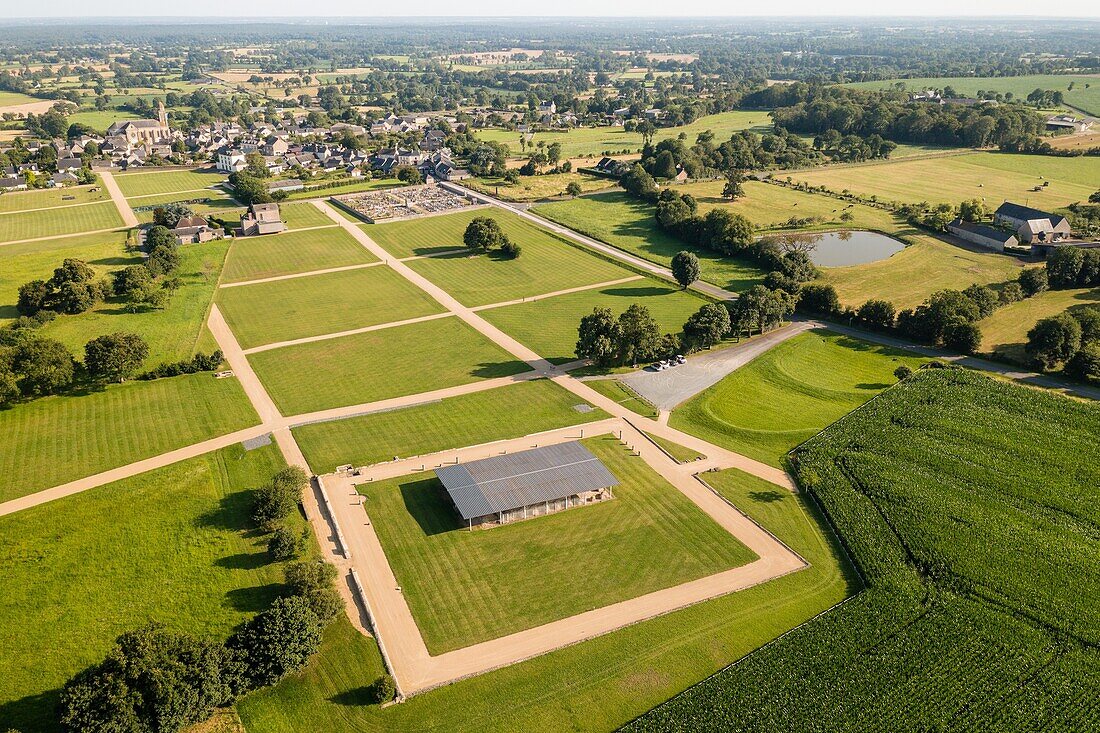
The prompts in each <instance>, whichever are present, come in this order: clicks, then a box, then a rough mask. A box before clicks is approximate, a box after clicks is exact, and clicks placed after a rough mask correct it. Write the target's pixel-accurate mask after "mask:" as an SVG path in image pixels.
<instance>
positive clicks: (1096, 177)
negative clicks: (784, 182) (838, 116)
mask: <svg viewBox="0 0 1100 733" xmlns="http://www.w3.org/2000/svg"><path fill="white" fill-rule="evenodd" d="M791 176H792V177H793V178H794V180H795V181H804V182H806V183H808V184H810V185H812V186H819V185H824V186H826V187H828V188H830V189H832V190H834V191H843V190H845V189H848V190H851V191H852V192H854V193H858V194H862V195H864V196H871V195H874V196H877V197H878V198H879V200H881V201H902V202H913V203H919V202H922V201H927V202H930V203H933V204H935V203H940V202H944V201H946V202H948V203H952V204H958V203H959V202H960V201H963V200H965V199H973V198H980V199H984V201H985V202H986V205H987V206H989V207H990V208H992V209H995V208H997V206H999V205H1000V204H1001V202H1002V201H1004V200H1009V201H1014V202H1016V203H1020V204H1026V205H1028V206H1033V207H1036V208H1039V209H1046V210H1052V209H1055V208H1058V207H1061V206H1065V205H1066V204H1070V203H1073V202H1074V201H1087V200H1088V197H1089V194H1091V193H1093V192H1095V191H1096V185H1097V181H1100V159H1098V158H1095V157H1092V158H1090V157H1078V158H1052V157H1049V156H1035V155H1013V154H1008V153H972V154H968V155H955V156H949V157H941V158H928V159H925V160H900V161H891V162H886V163H875V164H870V165H853V166H827V167H824V168H819V169H815V170H809V171H798V172H795V173H792V174H791ZM1047 182H1049V184H1050V185H1049V186H1046V187H1044V188H1041V190H1039V191H1033V190H1032V188H1034V187H1035V186H1042V185H1043V184H1044V183H1047Z"/></svg>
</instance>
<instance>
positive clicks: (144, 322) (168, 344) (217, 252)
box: [39, 241, 229, 367]
mask: <svg viewBox="0 0 1100 733" xmlns="http://www.w3.org/2000/svg"><path fill="white" fill-rule="evenodd" d="M228 248H229V242H228V241H212V242H205V243H203V244H189V245H187V246H186V247H181V248H180V269H179V272H178V273H177V274H176V277H178V278H179V283H180V285H179V287H178V288H177V289H176V290H175V291H174V292H173V293H172V295H171V297H170V298H169V300H168V305H167V306H166V307H165V308H164V310H143V311H139V312H137V313H130V312H128V311H127V310H126V308H125V305H124V304H123V303H122V302H121V300H119V299H116V298H110V299H108V300H106V301H104V302H101V303H98V304H96V306H95V307H94V308H92V309H91V310H90V311H88V312H86V313H81V314H80V315H74V316H70V315H63V316H58V317H57V318H56V319H54V320H53V321H51V322H50V323H48V324H46V325H45V326H43V327H42V328H41V329H39V333H41V334H42V335H43V336H49V337H50V338H55V339H57V340H58V341H61V342H62V343H64V344H65V345H66V346H68V347H69V348H70V349H72V350H73V351H74V352H76V353H77V354H79V355H82V354H83V350H84V344H85V343H87V342H88V341H89V340H91V339H93V338H96V337H98V336H102V335H105V334H109V333H114V332H116V331H126V332H129V333H136V334H138V335H139V336H141V337H142V338H143V339H145V341H146V343H148V344H149V356H148V357H147V358H146V360H145V366H146V367H153V366H156V365H157V364H159V363H161V362H164V361H179V360H181V359H187V358H190V357H191V355H192V354H194V353H195V351H196V349H198V348H200V346H202V348H203V349H205V350H206V351H211V350H213V348H214V347H213V346H204V345H202V344H203V339H204V337H205V333H206V332H205V324H206V314H207V312H208V311H209V309H210V301H211V300H212V299H213V297H214V290H215V288H216V287H217V284H218V272H219V271H220V270H221V266H222V261H223V260H224V259H225V253H226V250H227V249H228ZM126 258H127V261H123V262H121V263H115V264H134V263H136V262H140V261H141V260H140V258H139V257H133V258H132V261H128V260H130V259H131V257H130V255H129V254H127V255H126ZM57 263H58V264H60V260H58V261H57ZM111 269H115V268H114V267H112V268H111Z"/></svg>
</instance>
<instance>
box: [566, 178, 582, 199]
mask: <svg viewBox="0 0 1100 733" xmlns="http://www.w3.org/2000/svg"><path fill="white" fill-rule="evenodd" d="M581 193H582V190H581V184H579V183H577V182H576V181H570V182H569V184H568V185H567V186H566V187H565V195H566V196H569V197H570V198H577V197H578V196H580V195H581Z"/></svg>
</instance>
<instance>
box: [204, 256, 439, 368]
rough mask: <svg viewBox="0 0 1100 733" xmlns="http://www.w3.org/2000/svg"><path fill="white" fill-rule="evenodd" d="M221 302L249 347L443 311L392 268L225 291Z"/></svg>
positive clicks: (219, 302)
mask: <svg viewBox="0 0 1100 733" xmlns="http://www.w3.org/2000/svg"><path fill="white" fill-rule="evenodd" d="M217 302H218V307H219V308H220V309H221V311H222V313H223V314H224V315H225V320H226V322H228V323H229V325H230V326H231V327H232V328H233V333H234V334H235V335H236V337H237V340H238V341H240V343H241V346H243V347H244V348H246V349H248V348H251V347H253V346H260V345H262V344H270V343H276V342H281V341H292V340H294V339H299V338H305V337H307V336H320V335H323V334H328V333H338V332H340V331H348V330H351V329H353V328H363V327H366V326H377V325H380V324H383V323H392V322H394V321H403V320H406V319H409V318H418V317H420V316H427V315H432V314H433V313H442V312H443V307H442V306H440V305H439V303H437V302H436V301H435V300H434V299H433V298H432V297H431V296H429V295H428V294H427V293H425V292H424V291H422V290H421V289H420V288H418V287H416V286H415V285H413V284H412V283H410V282H409V281H408V280H406V279H405V278H403V277H402V276H401V275H399V274H397V273H396V272H394V271H393V270H392V269H390V268H389V267H365V268H359V269H355V270H341V271H339V272H329V273H325V274H323V275H309V276H306V277H296V278H291V279H289V280H276V281H274V282H265V283H256V284H253V285H243V286H240V287H235V288H222V289H221V290H219V291H218V296H217Z"/></svg>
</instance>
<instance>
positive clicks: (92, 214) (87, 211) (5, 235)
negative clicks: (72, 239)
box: [0, 201, 123, 242]
mask: <svg viewBox="0 0 1100 733" xmlns="http://www.w3.org/2000/svg"><path fill="white" fill-rule="evenodd" d="M122 225H123V224H122V218H121V217H120V216H119V215H118V209H116V208H115V205H114V204H113V203H111V202H110V201H104V202H102V203H97V204H89V205H87V206H71V207H69V206H67V207H63V208H57V209H47V210H44V211H17V212H12V213H8V214H2V215H0V242H17V241H21V240H24V239H38V238H39V237H54V236H58V235H61V234H75V233H78V232H92V231H97V230H100V229H115V228H117V227H121V226H122Z"/></svg>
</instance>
